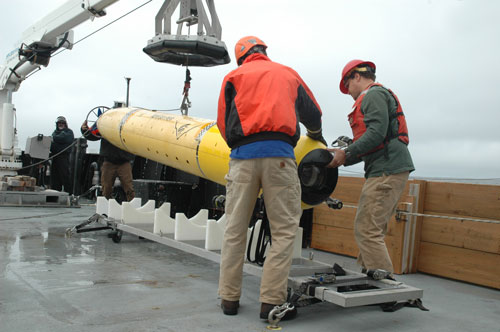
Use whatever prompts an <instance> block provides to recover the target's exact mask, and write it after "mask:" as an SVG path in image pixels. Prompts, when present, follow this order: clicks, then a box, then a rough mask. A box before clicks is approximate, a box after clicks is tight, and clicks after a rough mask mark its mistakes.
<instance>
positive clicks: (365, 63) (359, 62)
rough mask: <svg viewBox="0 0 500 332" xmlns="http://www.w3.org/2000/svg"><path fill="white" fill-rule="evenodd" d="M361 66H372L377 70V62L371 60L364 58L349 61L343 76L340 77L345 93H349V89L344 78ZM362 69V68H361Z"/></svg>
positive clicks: (341, 87)
mask: <svg viewBox="0 0 500 332" xmlns="http://www.w3.org/2000/svg"><path fill="white" fill-rule="evenodd" d="M360 66H363V67H366V66H368V67H371V68H372V69H373V72H375V69H376V67H375V64H374V63H373V62H371V61H363V60H351V61H349V62H348V63H347V64H346V65H345V67H344V69H343V70H342V77H341V78H340V91H341V92H342V93H343V94H347V93H348V91H347V88H346V86H345V85H344V80H345V79H346V78H347V76H348V75H350V74H351V72H352V70H353V69H354V68H356V67H360ZM360 71H361V70H360Z"/></svg>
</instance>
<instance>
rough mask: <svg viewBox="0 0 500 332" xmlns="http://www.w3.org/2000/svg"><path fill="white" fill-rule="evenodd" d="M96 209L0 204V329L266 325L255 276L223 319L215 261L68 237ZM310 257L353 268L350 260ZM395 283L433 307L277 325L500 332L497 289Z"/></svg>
mask: <svg viewBox="0 0 500 332" xmlns="http://www.w3.org/2000/svg"><path fill="white" fill-rule="evenodd" d="M94 211H95V207H93V206H84V207H82V208H79V209H76V208H19V207H1V208H0V332H11V331H68V330H70V331H86V332H88V331H120V332H121V331H221V332H223V331H268V330H267V329H266V325H267V324H266V323H265V322H264V321H262V320H260V319H259V318H258V314H259V308H260V306H259V302H258V295H259V292H258V287H259V279H258V278H257V277H254V276H251V275H245V277H244V284H243V287H244V289H243V296H242V299H241V308H240V311H239V314H238V315H237V316H232V317H230V316H224V315H223V314H222V312H221V310H220V308H219V306H218V304H219V300H218V299H217V280H218V273H219V266H218V264H216V263H213V262H211V261H208V260H205V259H203V258H200V257H197V256H194V255H191V254H187V253H185V252H182V251H179V250H177V249H173V248H170V247H168V246H165V245H161V244H158V243H154V242H151V241H147V240H141V239H138V237H137V236H133V235H129V234H124V236H123V238H122V241H121V243H119V244H116V243H113V242H112V241H111V239H109V238H108V237H107V236H106V232H96V233H82V234H76V235H74V236H73V237H72V238H65V231H66V229H67V228H68V227H71V226H74V225H76V224H78V223H80V222H82V221H84V220H86V219H87V218H88V217H89V216H90V215H92V214H93V212H94ZM308 255H309V252H308V251H304V256H305V257H307V256H308ZM314 255H315V259H316V260H319V261H323V262H326V263H331V264H333V263H334V262H336V263H338V264H340V265H341V266H343V267H345V268H348V269H353V270H354V269H356V267H355V262H354V260H353V259H351V258H347V257H343V256H337V255H332V254H328V253H324V252H319V251H314ZM499 278H500V276H499ZM398 280H401V281H403V282H404V283H406V284H409V285H411V286H415V287H418V288H422V289H423V290H424V298H423V302H424V305H425V306H426V307H428V308H429V309H430V311H429V312H424V311H420V310H418V309H415V308H403V309H401V310H399V311H397V312H394V313H385V312H382V311H381V310H380V308H379V307H378V306H366V307H358V308H347V309H346V308H341V307H338V306H336V305H333V304H330V303H319V304H314V305H312V306H308V307H304V308H299V315H298V317H297V318H296V319H295V320H293V321H289V322H282V323H281V324H280V325H281V326H282V330H283V331H307V330H310V331H384V332H385V331H500V327H499V325H498V322H499V317H500V292H499V291H498V290H494V289H489V288H484V287H479V286H474V285H470V284H466V283H462V282H456V281H452V280H448V279H443V278H437V277H433V276H428V275H423V274H412V275H402V276H398Z"/></svg>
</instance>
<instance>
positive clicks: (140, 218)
mask: <svg viewBox="0 0 500 332" xmlns="http://www.w3.org/2000/svg"><path fill="white" fill-rule="evenodd" d="M154 208H155V201H154V200H149V201H148V202H147V203H146V204H144V206H142V207H140V208H138V209H137V208H134V206H133V205H132V203H131V202H123V203H122V220H123V223H124V224H126V225H129V224H143V225H144V224H146V225H147V224H151V225H152V224H154V221H155V211H154Z"/></svg>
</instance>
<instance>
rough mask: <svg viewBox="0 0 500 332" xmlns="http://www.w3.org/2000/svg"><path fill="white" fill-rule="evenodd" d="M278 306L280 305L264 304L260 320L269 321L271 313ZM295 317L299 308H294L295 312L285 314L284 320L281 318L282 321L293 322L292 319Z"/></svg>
mask: <svg viewBox="0 0 500 332" xmlns="http://www.w3.org/2000/svg"><path fill="white" fill-rule="evenodd" d="M277 305H279V304H269V303H262V304H261V305H260V318H261V319H268V317H269V313H270V312H271V310H273V309H274V307H276V306H277ZM295 316H297V308H293V310H290V311H287V312H286V313H285V316H283V318H281V320H291V319H294V318H295Z"/></svg>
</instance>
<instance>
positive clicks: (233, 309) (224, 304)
mask: <svg viewBox="0 0 500 332" xmlns="http://www.w3.org/2000/svg"><path fill="white" fill-rule="evenodd" d="M220 307H221V308H222V312H223V313H224V315H237V314H238V308H239V307H240V301H228V300H221V301H220Z"/></svg>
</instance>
